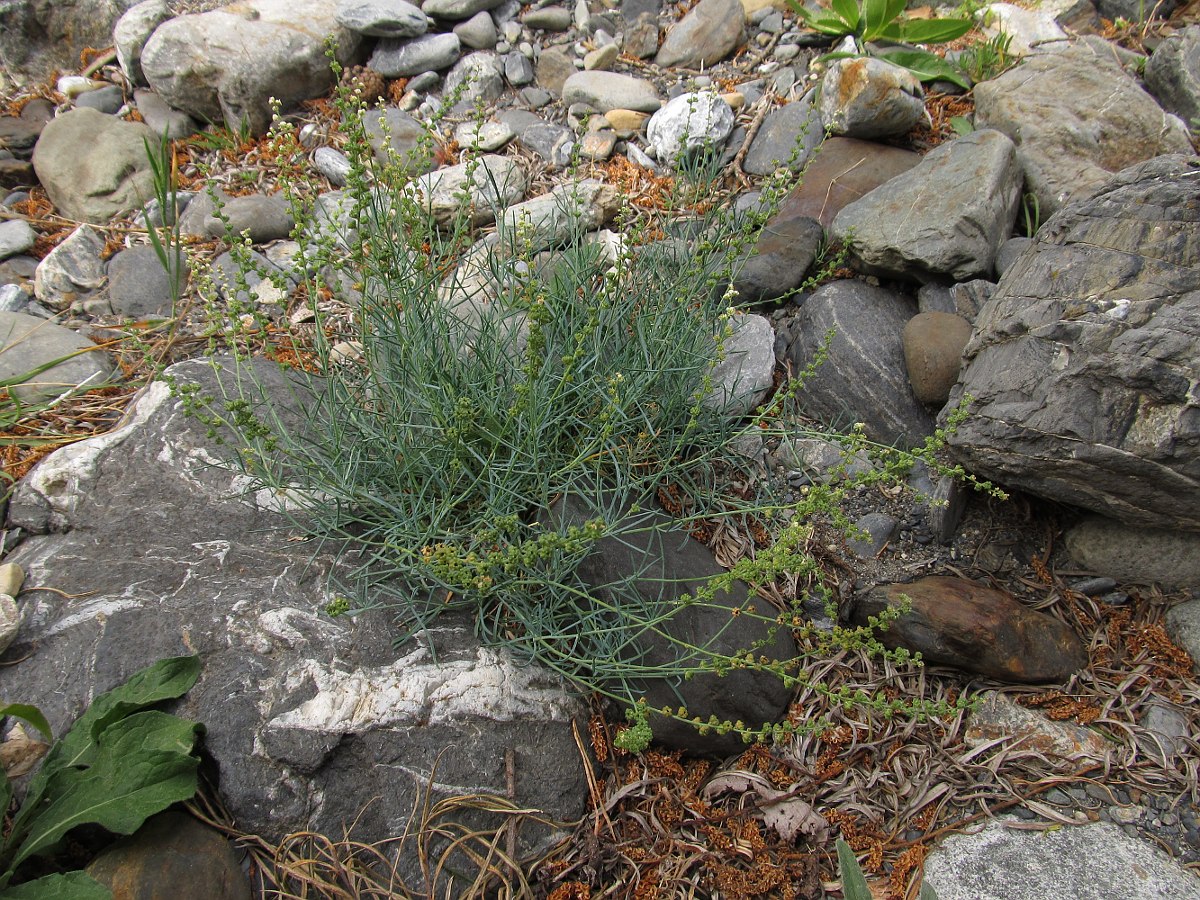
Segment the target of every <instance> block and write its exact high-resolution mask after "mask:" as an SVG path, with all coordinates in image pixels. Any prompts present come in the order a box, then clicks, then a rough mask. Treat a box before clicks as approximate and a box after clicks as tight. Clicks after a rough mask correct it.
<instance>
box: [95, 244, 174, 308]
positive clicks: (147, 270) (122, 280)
mask: <svg viewBox="0 0 1200 900" xmlns="http://www.w3.org/2000/svg"><path fill="white" fill-rule="evenodd" d="M183 266H184V270H183V273H182V276H181V284H182V285H186V284H187V280H188V266H187V262H186V257H185V261H184V263H183ZM105 295H106V297H107V300H108V306H109V309H110V310H111V312H112V314H113V315H116V316H120V317H121V318H123V319H135V320H138V321H141V320H144V319H154V318H164V317H166V316H169V315H171V314H172V309H171V280H170V278H169V277H168V275H167V270H166V269H164V268H163V266H162V263H161V262H160V261H159V258H158V254H157V253H156V252H155V250H154V248H153V247H150V246H145V245H142V246H137V247H130V248H129V249H128V250H122V251H121V252H120V253H118V254H117V255H116V256H114V257H113V258H112V259H110V260H109V261H108V287H107V288H106V290H105Z"/></svg>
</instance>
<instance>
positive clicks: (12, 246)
mask: <svg viewBox="0 0 1200 900" xmlns="http://www.w3.org/2000/svg"><path fill="white" fill-rule="evenodd" d="M36 240H37V232H36V231H34V230H33V229H32V228H31V227H30V225H29V223H28V222H26V221H25V220H24V219H9V220H8V221H6V222H0V260H3V259H8V258H9V257H10V256H16V255H17V254H19V253H24V252H25V251H26V250H28V249H29V248H30V247H32V246H33V242H34V241H36Z"/></svg>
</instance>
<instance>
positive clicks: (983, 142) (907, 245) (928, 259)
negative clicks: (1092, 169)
mask: <svg viewBox="0 0 1200 900" xmlns="http://www.w3.org/2000/svg"><path fill="white" fill-rule="evenodd" d="M1020 202H1021V173H1020V170H1019V169H1018V167H1017V164H1016V153H1015V150H1014V147H1013V143H1012V141H1010V140H1009V139H1008V138H1007V137H1006V136H1005V135H1003V134H1001V133H1000V132H999V131H993V130H991V129H985V130H982V131H974V132H972V133H971V134H968V135H965V136H964V137H960V138H958V139H957V140H954V141H949V142H947V143H945V144H942V145H941V146H940V147H938V148H937V149H935V150H932V151H931V152H930V153H929V154H928V155H927V156H926V157H925V158H924V159H923V160H921V162H920V164H919V165H917V166H916V167H915V168H913V169H911V170H909V171H907V172H905V173H904V174H902V175H897V176H896V177H895V178H893V179H892V180H891V181H889V182H887V183H886V184H883V185H881V186H880V187H878V188H876V189H875V190H873V191H871V192H870V193H869V194H867V195H866V196H865V197H863V198H862V199H861V200H857V201H855V202H854V203H851V204H850V205H849V206H847V207H845V208H844V209H843V210H842V211H841V212H840V213H838V216H837V218H836V219H834V222H833V229H832V237H833V238H834V240H836V241H839V242H841V243H843V244H846V245H847V246H849V247H850V249H851V259H852V261H853V263H854V266H855V268H857V269H859V270H860V271H863V272H866V273H868V274H871V275H880V276H884V277H888V278H899V279H906V280H907V279H913V278H915V279H918V280H922V281H925V280H930V279H934V278H941V279H946V278H949V279H952V280H954V281H965V280H967V279H970V278H975V277H977V276H981V275H990V274H991V272H992V269H993V266H994V263H995V258H996V251H997V250H998V249H999V248H1000V245H1001V244H1003V243H1004V241H1005V240H1006V239H1007V238H1008V236H1009V234H1010V233H1011V232H1012V227H1013V222H1014V221H1015V220H1016V217H1017V209H1018V207H1019V205H1020Z"/></svg>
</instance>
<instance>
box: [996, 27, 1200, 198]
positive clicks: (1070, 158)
mask: <svg viewBox="0 0 1200 900" xmlns="http://www.w3.org/2000/svg"><path fill="white" fill-rule="evenodd" d="M975 124H976V127H979V128H995V129H997V130H999V131H1003V132H1004V133H1005V134H1007V135H1008V136H1009V137H1010V138H1012V140H1013V142H1014V143H1015V144H1016V145H1017V159H1018V161H1019V162H1020V164H1021V169H1022V170H1023V171H1024V173H1025V184H1026V189H1027V190H1029V191H1032V192H1033V194H1034V195H1035V196H1036V197H1037V199H1038V204H1039V208H1040V211H1041V214H1042V216H1043V218H1044V217H1048V216H1049V215H1050V214H1051V213H1053V212H1054V211H1055V210H1057V209H1058V208H1059V207H1060V206H1061V205H1062V204H1063V202H1064V201H1065V200H1066V199H1067V198H1068V197H1070V196H1071V195H1072V194H1073V193H1076V192H1078V191H1081V190H1082V189H1084V188H1089V187H1095V186H1096V185H1097V184H1098V183H1100V182H1103V181H1104V180H1106V179H1107V178H1108V176H1109V175H1110V174H1111V173H1113V172H1116V171H1119V170H1120V169H1124V168H1125V167H1127V166H1130V165H1132V164H1134V163H1136V162H1141V161H1142V160H1146V159H1150V158H1151V157H1154V156H1159V155H1162V154H1164V153H1190V152H1191V143H1190V142H1189V140H1188V137H1187V130H1186V129H1185V128H1184V127H1183V124H1182V123H1181V122H1180V121H1179V120H1178V119H1176V118H1174V117H1172V116H1169V115H1168V114H1167V113H1165V112H1164V111H1163V110H1162V108H1161V107H1159V105H1158V104H1157V103H1155V102H1154V98H1153V97H1151V96H1150V95H1149V94H1147V93H1146V92H1145V91H1144V90H1142V88H1141V87H1139V86H1138V84H1137V82H1136V81H1135V80H1134V78H1133V77H1132V76H1130V75H1128V74H1127V73H1126V72H1125V71H1124V70H1123V69H1122V68H1121V66H1120V64H1119V63H1118V62H1116V60H1114V59H1113V57H1112V50H1111V47H1110V45H1109V44H1108V42H1107V41H1099V42H1098V43H1096V44H1092V43H1089V42H1088V41H1086V40H1084V41H1080V42H1078V43H1076V44H1073V45H1072V46H1071V47H1070V48H1069V49H1066V50H1062V51H1056V52H1054V53H1043V54H1038V55H1036V56H1033V57H1031V58H1030V59H1028V60H1026V61H1025V62H1024V63H1022V64H1021V65H1019V66H1017V67H1016V68H1013V69H1009V70H1008V71H1007V72H1005V73H1004V74H1003V75H1001V76H1000V77H999V78H995V79H993V80H991V81H985V82H983V83H982V84H978V85H976V86H975Z"/></svg>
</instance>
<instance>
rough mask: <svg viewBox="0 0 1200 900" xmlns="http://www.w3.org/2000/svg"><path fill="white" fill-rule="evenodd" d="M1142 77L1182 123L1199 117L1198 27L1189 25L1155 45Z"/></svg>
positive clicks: (1199, 30)
mask: <svg viewBox="0 0 1200 900" xmlns="http://www.w3.org/2000/svg"><path fill="white" fill-rule="evenodd" d="M1145 79H1146V87H1147V88H1148V89H1149V90H1150V93H1152V94H1153V95H1154V96H1155V97H1157V98H1158V102H1159V103H1161V104H1162V106H1163V108H1164V109H1166V110H1168V111H1169V112H1173V113H1175V114H1176V115H1177V116H1179V118H1181V119H1183V121H1184V122H1192V123H1194V122H1196V120H1198V119H1200V26H1198V25H1189V26H1188V27H1187V28H1185V29H1183V31H1179V32H1176V33H1175V34H1172V35H1169V36H1168V37H1167V38H1165V39H1164V40H1163V42H1162V43H1161V44H1159V45H1158V46H1157V47H1155V48H1154V52H1153V53H1152V54H1151V55H1150V59H1149V60H1148V61H1147V63H1146V74H1145ZM1192 127H1193V128H1195V127H1197V126H1196V125H1194V124H1193V126H1192Z"/></svg>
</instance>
